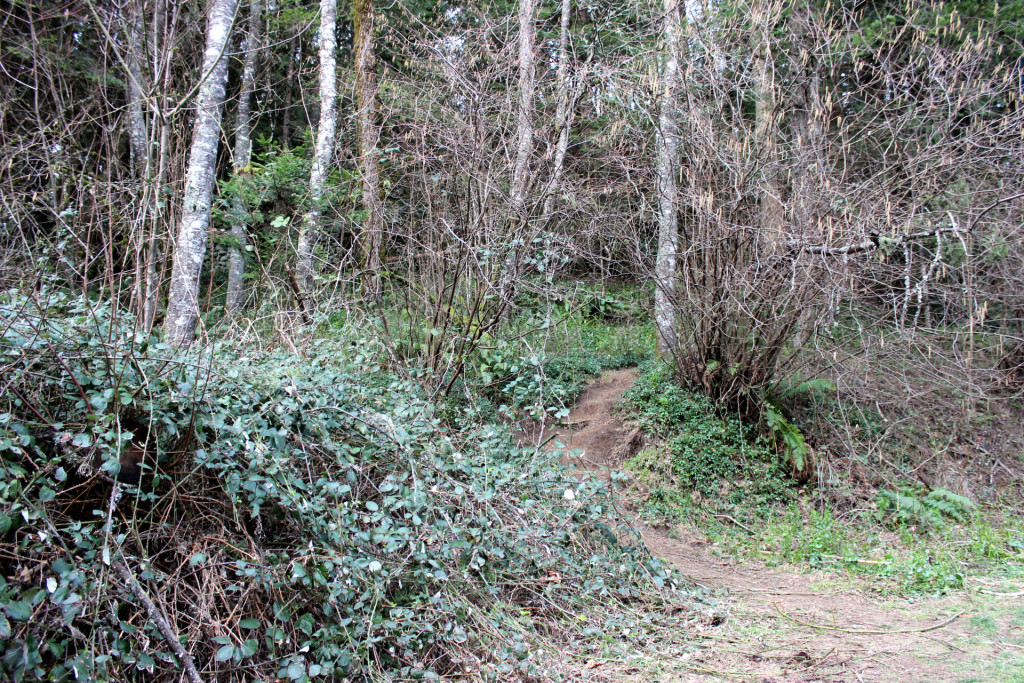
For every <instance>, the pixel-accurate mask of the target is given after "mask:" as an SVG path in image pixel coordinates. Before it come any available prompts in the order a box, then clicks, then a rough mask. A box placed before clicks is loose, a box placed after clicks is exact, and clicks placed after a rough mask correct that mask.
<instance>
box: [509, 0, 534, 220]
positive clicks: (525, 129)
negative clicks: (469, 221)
mask: <svg viewBox="0 0 1024 683" xmlns="http://www.w3.org/2000/svg"><path fill="white" fill-rule="evenodd" d="M536 10H537V0H521V2H520V4H519V111H518V114H517V123H516V159H515V166H514V168H513V171H512V187H511V192H510V193H509V195H510V200H511V202H512V211H513V212H514V213H515V214H516V215H518V216H519V218H520V220H521V221H525V220H526V218H527V216H526V191H527V187H528V186H529V176H530V156H531V155H532V153H533V92H534V80H535V72H536V67H535V65H534V63H533V49H534V42H535V34H536V31H537V29H536V25H535V23H534V14H536Z"/></svg>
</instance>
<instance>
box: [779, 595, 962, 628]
mask: <svg viewBox="0 0 1024 683" xmlns="http://www.w3.org/2000/svg"><path fill="white" fill-rule="evenodd" d="M772 606H774V607H775V611H777V612H778V613H779V614H780V615H781V616H782V617H784V618H786V619H789V620H790V621H792V622H795V623H797V624H801V625H803V626H809V627H810V628H817V629H821V630H823V631H839V632H841V633H851V634H854V635H868V636H887V635H890V634H893V633H927V632H928V631H935V630H938V629H940V628H942V627H943V626H949V625H950V624H952V623H953V622H954V621H956V620H957V619H959V618H960V617H962V616H963V615H964V613H963V612H957V613H956V614H954V615H953V616H951V617H950V618H949V619H946V620H945V621H944V622H942V623H941V624H935V625H934V626H927V627H925V628H903V629H895V630H892V631H866V630H865V631H858V630H854V629H848V628H839V627H838V626H822V625H821V624H815V623H812V622H810V621H804V620H803V619H798V618H796V617H794V616H792V615H790V614H786V613H785V612H783V611H782V608H781V607H779V603H777V602H773V603H772Z"/></svg>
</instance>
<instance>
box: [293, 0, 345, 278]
mask: <svg viewBox="0 0 1024 683" xmlns="http://www.w3.org/2000/svg"><path fill="white" fill-rule="evenodd" d="M337 23H338V0H320V124H319V126H318V127H317V132H316V148H315V149H314V151H313V166H312V168H311V169H310V171H309V204H310V206H309V211H308V212H306V215H305V217H304V218H303V221H302V227H301V228H300V230H299V245H298V249H297V252H298V253H297V263H296V265H297V270H298V281H299V286H300V287H301V288H302V290H303V294H305V293H308V292H309V290H310V288H312V286H313V246H314V244H315V242H316V238H317V236H318V235H319V233H320V218H321V213H322V207H321V206H320V205H321V203H322V202H323V198H324V184H325V183H326V181H327V170H328V168H329V167H330V164H331V157H332V156H333V155H334V138H335V131H336V130H337V127H338V76H337V56H336V54H335V53H336V38H335V27H336V25H337Z"/></svg>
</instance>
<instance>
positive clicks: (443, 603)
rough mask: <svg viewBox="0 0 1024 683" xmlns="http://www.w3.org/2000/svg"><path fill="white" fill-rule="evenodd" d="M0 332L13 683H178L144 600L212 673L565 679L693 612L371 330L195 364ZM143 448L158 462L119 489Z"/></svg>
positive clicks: (48, 313)
mask: <svg viewBox="0 0 1024 683" xmlns="http://www.w3.org/2000/svg"><path fill="white" fill-rule="evenodd" d="M0 331H2V341H0V364H2V368H3V372H2V373H0V376H2V377H3V378H4V379H3V382H4V391H3V392H2V399H0V400H2V403H3V405H2V407H0V467H2V470H3V477H2V483H0V640H2V641H3V643H4V644H3V648H4V653H3V658H2V660H0V662H2V663H0V667H2V671H3V677H6V678H7V679H9V680H14V681H22V680H25V681H28V680H71V679H77V680H95V681H122V680H132V679H136V678H139V677H144V678H145V680H172V679H173V680H178V679H179V678H180V676H181V673H180V669H179V667H180V665H181V662H180V661H179V660H178V657H177V656H176V655H175V653H174V651H173V648H172V647H171V646H170V645H168V643H167V641H166V638H165V634H164V633H162V632H161V631H160V629H158V627H157V625H156V624H155V623H154V614H153V612H152V610H151V609H150V608H149V607H147V605H146V604H145V601H144V600H142V599H141V598H140V597H139V595H140V593H141V594H143V595H146V596H148V598H149V599H150V600H151V601H152V603H153V606H154V608H155V609H156V610H157V611H160V612H162V613H163V614H164V615H166V617H167V620H168V622H169V626H170V628H171V629H172V630H173V633H174V634H175V638H177V639H178V640H180V642H181V643H182V644H183V646H184V649H185V650H186V651H187V652H188V653H189V654H190V656H191V657H192V659H193V660H194V661H195V664H196V666H197V668H198V669H199V671H200V672H202V674H203V675H204V676H207V677H208V678H209V680H218V681H235V680H238V681H242V680H246V681H248V680H257V679H261V680H293V681H307V680H334V679H341V678H344V679H346V680H355V681H358V680H371V679H373V680H378V679H381V678H385V677H386V678H389V679H401V680H421V679H422V680H432V679H437V678H439V677H444V676H458V677H460V678H467V679H469V680H502V681H504V680H511V679H523V680H527V679H530V680H533V679H538V680H539V679H557V678H558V677H559V676H560V671H561V669H562V667H564V664H565V662H564V661H563V660H564V658H563V657H562V656H561V655H559V654H558V653H559V652H560V651H561V650H563V649H565V648H568V647H572V648H573V649H574V650H576V651H578V652H580V653H581V655H584V656H585V655H586V653H587V652H590V651H603V650H605V649H606V648H608V647H609V637H611V638H613V640H618V639H619V637H620V636H621V634H623V633H632V634H637V633H641V632H643V631H644V629H645V628H653V627H655V626H653V624H655V621H656V620H652V618H651V617H649V616H644V614H643V612H644V610H642V609H635V607H630V606H631V605H632V606H638V605H656V604H658V603H659V601H660V600H662V599H663V597H664V598H668V599H672V600H679V589H678V587H677V586H676V583H675V579H674V578H673V575H672V574H671V573H670V571H669V570H668V569H667V568H666V566H665V565H663V564H662V563H660V562H659V561H657V560H654V559H652V558H651V557H650V556H649V555H648V554H647V553H646V551H645V550H643V549H642V547H640V546H639V545H637V544H636V542H635V539H634V537H633V536H632V534H631V532H630V531H629V530H628V528H627V527H626V526H625V525H623V524H622V520H621V519H620V518H619V517H618V516H617V514H616V513H615V511H614V507H613V506H612V504H611V501H610V498H609V494H608V491H607V490H606V489H605V488H604V486H603V485H602V484H601V483H600V482H594V481H591V482H586V483H581V482H579V481H577V480H575V479H572V478H570V477H568V476H567V474H566V472H565V471H564V470H563V468H561V467H560V466H558V465H557V464H556V463H554V462H553V461H552V460H551V456H550V455H548V454H545V453H542V452H538V451H536V450H534V449H530V448H525V449H524V448H519V447H517V446H516V444H515V442H514V441H513V440H512V439H511V438H510V437H509V435H508V434H507V433H506V431H505V430H504V429H503V428H501V427H500V426H496V425H494V424H486V423H482V422H480V421H479V420H477V419H476V418H475V417H474V416H472V415H467V414H460V413H458V412H456V411H449V412H448V413H446V414H445V415H444V416H443V419H442V415H441V414H440V413H439V411H438V409H437V406H435V404H433V403H432V402H431V401H430V400H428V399H427V397H426V395H425V394H424V392H423V391H422V390H421V388H420V386H419V385H418V384H416V383H415V382H414V381H410V380H408V379H402V378H400V377H398V376H396V375H394V374H392V373H390V372H389V371H388V370H387V369H386V368H384V367H382V366H381V365H380V362H379V357H380V355H379V353H378V350H377V349H375V347H374V346H373V345H372V344H369V343H367V341H366V340H364V339H362V338H358V337H355V338H350V339H347V340H346V339H341V340H321V341H319V342H313V343H311V344H310V345H309V346H308V347H307V348H305V349H304V355H303V356H298V355H295V354H285V353H272V352H268V353H256V352H255V351H253V350H252V349H247V348H244V347H236V346H232V345H228V344H222V345H218V346H216V347H214V348H207V349H194V350H191V351H187V352H182V351H180V350H175V349H172V348H168V347H167V346H165V345H163V344H161V343H160V342H159V341H158V340H157V339H156V338H149V337H146V336H145V335H142V334H139V333H137V332H136V331H135V330H134V326H133V324H132V321H131V320H130V319H129V318H127V317H125V316H123V315H119V314H117V312H115V311H112V310H111V309H110V308H109V307H106V306H103V305H97V304H95V303H93V302H90V301H87V300H83V299H75V298H66V297H62V296H60V295H57V294H53V293H50V294H49V295H48V300H47V302H46V304H45V305H40V304H37V303H36V302H34V301H32V300H29V299H25V298H23V297H21V296H18V295H16V294H13V293H8V294H6V295H4V296H3V300H2V301H0ZM559 362H564V365H563V366H561V367H560V366H559V365H558V363H559ZM573 362H574V361H569V360H565V361H558V360H557V359H556V358H551V359H546V360H545V362H544V365H543V367H545V368H546V371H547V372H548V374H549V375H551V376H556V377H561V375H560V374H559V373H560V372H562V368H564V369H565V372H566V378H565V379H564V380H562V381H565V382H566V383H567V384H568V385H569V386H575V385H576V383H578V381H579V377H578V370H577V366H575V365H573ZM588 363H589V361H588ZM534 367H537V366H534ZM591 367H592V366H590V365H587V364H586V363H585V364H584V366H583V368H584V370H586V371H587V372H589V371H590V368H591ZM567 391H568V390H567ZM131 448H136V449H142V450H144V451H145V454H146V461H147V462H154V463H155V464H156V467H155V470H154V471H150V472H148V473H147V474H145V475H144V476H143V478H142V481H141V482H140V485H139V486H138V487H126V486H125V485H123V484H116V485H115V484H114V483H113V482H112V481H111V477H110V475H116V474H117V472H118V468H119V465H118V460H119V458H120V457H121V455H122V454H123V453H124V451H125V450H126V449H131ZM673 596H674V597H673Z"/></svg>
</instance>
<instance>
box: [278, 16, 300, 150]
mask: <svg viewBox="0 0 1024 683" xmlns="http://www.w3.org/2000/svg"><path fill="white" fill-rule="evenodd" d="M301 50H302V42H301V41H300V40H299V37H298V36H297V35H296V36H294V37H293V38H292V39H291V41H290V42H289V43H288V71H287V75H286V76H285V79H284V105H283V108H284V111H283V112H282V113H281V147H282V149H289V148H290V147H291V143H290V142H289V140H291V137H292V92H294V90H295V64H296V63H297V62H298V61H299V58H300V56H301V55H300V54H299V53H300V52H301Z"/></svg>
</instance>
